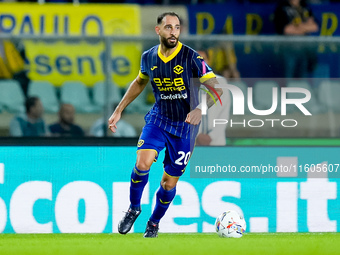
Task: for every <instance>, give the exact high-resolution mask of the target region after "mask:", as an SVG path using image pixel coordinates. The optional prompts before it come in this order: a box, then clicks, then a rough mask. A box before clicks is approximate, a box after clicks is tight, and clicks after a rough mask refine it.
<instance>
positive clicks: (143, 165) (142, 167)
mask: <svg viewBox="0 0 340 255" xmlns="http://www.w3.org/2000/svg"><path fill="white" fill-rule="evenodd" d="M151 164H152V163H151ZM151 164H150V163H148V162H146V161H142V160H138V161H137V163H136V167H137V168H138V169H139V170H141V171H146V170H149V169H150V167H151Z"/></svg>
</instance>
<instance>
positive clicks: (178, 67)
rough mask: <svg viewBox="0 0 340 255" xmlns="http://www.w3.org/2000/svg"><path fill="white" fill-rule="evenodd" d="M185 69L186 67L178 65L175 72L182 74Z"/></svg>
mask: <svg viewBox="0 0 340 255" xmlns="http://www.w3.org/2000/svg"><path fill="white" fill-rule="evenodd" d="M183 71H184V69H183V67H182V66H180V65H177V66H175V67H174V73H175V74H181V73H183Z"/></svg>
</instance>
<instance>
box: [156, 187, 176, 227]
mask: <svg viewBox="0 0 340 255" xmlns="http://www.w3.org/2000/svg"><path fill="white" fill-rule="evenodd" d="M175 195H176V187H175V188H173V189H172V190H165V189H163V187H162V185H161V186H160V187H159V189H158V191H157V194H156V206H155V209H154V210H153V213H152V215H151V217H150V220H151V221H152V222H154V223H159V221H160V220H161V218H162V217H163V216H164V214H165V212H166V210H168V208H169V205H170V203H171V201H172V200H173V199H174V197H175Z"/></svg>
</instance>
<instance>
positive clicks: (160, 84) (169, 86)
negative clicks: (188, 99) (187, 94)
mask: <svg viewBox="0 0 340 255" xmlns="http://www.w3.org/2000/svg"><path fill="white" fill-rule="evenodd" d="M153 82H154V83H155V84H156V86H157V88H158V90H159V91H182V90H185V89H186V88H185V85H184V81H183V78H182V77H180V78H175V79H173V80H171V78H163V79H160V78H153Z"/></svg>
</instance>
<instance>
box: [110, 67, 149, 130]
mask: <svg viewBox="0 0 340 255" xmlns="http://www.w3.org/2000/svg"><path fill="white" fill-rule="evenodd" d="M148 81H149V78H148V76H146V75H143V74H142V73H139V75H138V76H137V78H136V79H135V80H134V81H133V82H132V83H131V84H130V86H129V88H128V90H127V91H126V93H125V95H124V96H123V98H122V100H121V101H120V103H119V104H118V106H117V108H116V109H115V110H114V112H113V113H112V115H111V117H110V118H109V121H108V126H109V129H110V130H111V131H112V132H113V133H115V132H116V129H117V126H116V124H117V122H118V121H119V120H120V117H121V115H122V112H123V110H124V109H125V108H126V107H127V106H128V105H129V104H130V103H131V102H132V101H133V100H135V99H136V97H137V96H138V95H139V94H140V93H142V91H143V90H144V88H145V86H146V84H147V83H148Z"/></svg>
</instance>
